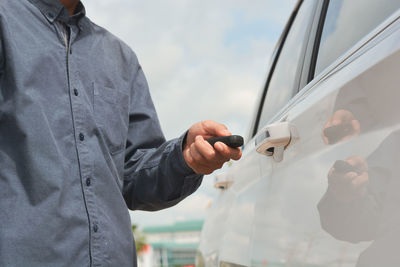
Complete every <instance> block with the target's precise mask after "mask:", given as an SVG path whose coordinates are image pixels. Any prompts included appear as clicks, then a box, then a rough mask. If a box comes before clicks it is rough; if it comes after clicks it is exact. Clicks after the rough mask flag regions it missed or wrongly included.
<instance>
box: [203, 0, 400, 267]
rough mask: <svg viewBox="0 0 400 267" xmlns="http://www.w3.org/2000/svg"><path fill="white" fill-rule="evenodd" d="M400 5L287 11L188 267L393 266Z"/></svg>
mask: <svg viewBox="0 0 400 267" xmlns="http://www.w3.org/2000/svg"><path fill="white" fill-rule="evenodd" d="M399 17H400V1H398V0H304V1H298V3H297V4H296V6H295V8H294V11H293V13H292V15H291V17H290V19H289V21H288V23H287V25H286V27H285V29H284V31H283V33H282V36H281V38H280V39H279V41H278V44H277V46H276V49H275V51H274V53H273V56H272V60H271V65H270V67H269V74H268V76H267V79H266V86H265V89H264V90H263V92H262V93H261V94H260V101H259V105H258V106H257V108H256V112H255V116H254V121H253V123H252V126H251V129H250V133H249V136H248V138H247V139H246V140H247V142H246V144H245V146H244V149H243V157H242V159H241V160H240V161H238V162H234V163H233V164H229V166H228V165H227V166H226V167H225V168H224V170H223V171H224V172H222V173H220V174H218V176H217V177H216V179H217V180H216V187H218V188H219V190H220V194H219V196H218V198H217V199H216V200H215V201H214V203H213V206H212V208H211V210H210V212H209V214H208V217H207V218H206V221H205V224H204V227H203V231H202V235H201V242H200V246H199V250H198V256H197V265H196V266H199V267H201V266H206V267H213V266H222V267H229V266H231V267H234V266H268V267H271V266H274V267H275V266H299V267H300V266H302V267H305V266H329V267H330V266H332V267H339V266H340V267H348V266H349V267H350V266H363V267H364V266H371V267H395V266H400V253H399V241H400V208H399V204H400V193H399V192H400V177H399V169H400V72H399V70H400V19H399Z"/></svg>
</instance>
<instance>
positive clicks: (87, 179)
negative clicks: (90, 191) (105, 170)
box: [86, 178, 92, 186]
mask: <svg viewBox="0 0 400 267" xmlns="http://www.w3.org/2000/svg"><path fill="white" fill-rule="evenodd" d="M91 183H92V181H91V179H90V178H86V186H90V184H91Z"/></svg>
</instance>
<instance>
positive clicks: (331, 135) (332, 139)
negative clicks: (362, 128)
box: [324, 123, 353, 145]
mask: <svg viewBox="0 0 400 267" xmlns="http://www.w3.org/2000/svg"><path fill="white" fill-rule="evenodd" d="M352 130H353V127H352V125H351V124H350V123H346V124H340V125H337V126H331V127H328V128H326V129H324V135H325V136H326V138H328V143H329V144H330V145H332V144H335V143H337V142H338V141H339V140H340V139H342V138H343V137H345V136H347V135H349V134H351V132H352Z"/></svg>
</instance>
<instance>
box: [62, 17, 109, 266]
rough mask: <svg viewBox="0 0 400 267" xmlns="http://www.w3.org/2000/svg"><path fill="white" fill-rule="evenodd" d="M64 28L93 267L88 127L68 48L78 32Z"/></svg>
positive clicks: (95, 236) (96, 249)
mask: <svg viewBox="0 0 400 267" xmlns="http://www.w3.org/2000/svg"><path fill="white" fill-rule="evenodd" d="M68 27H69V31H70V34H69V40H68V42H67V44H68V45H67V47H66V68H67V79H68V91H69V98H70V103H71V111H72V119H73V126H74V135H75V144H76V151H77V157H78V162H79V170H80V177H79V178H80V183H81V187H82V194H83V200H84V202H85V208H86V212H87V217H88V225H89V227H88V230H89V256H90V266H92V265H96V264H95V263H96V261H97V259H98V258H99V257H98V256H97V255H101V252H100V242H99V239H100V237H99V232H100V225H99V222H98V216H97V215H96V206H95V203H94V192H93V190H92V189H93V186H94V184H93V182H94V181H93V179H92V178H91V176H92V172H93V160H92V159H91V158H90V153H89V147H88V146H89V144H88V141H89V138H88V136H87V132H88V131H87V129H88V128H87V124H86V123H85V122H86V116H87V115H86V114H85V108H84V107H83V104H84V103H83V101H82V100H81V99H80V97H79V91H80V90H81V91H83V88H81V86H82V83H81V82H80V81H79V68H78V67H79V66H78V65H77V64H75V62H76V60H75V55H74V52H73V51H72V48H73V47H74V41H75V40H76V39H77V38H78V35H79V34H80V31H81V30H80V29H79V28H78V26H76V25H69V26H68Z"/></svg>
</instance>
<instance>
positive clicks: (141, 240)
mask: <svg viewBox="0 0 400 267" xmlns="http://www.w3.org/2000/svg"><path fill="white" fill-rule="evenodd" d="M132 232H133V236H134V237H135V245H136V252H137V253H139V252H140V251H141V250H142V249H143V247H144V246H145V245H146V237H145V236H144V234H143V233H142V232H140V231H139V230H138V226H137V225H135V224H132Z"/></svg>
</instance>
